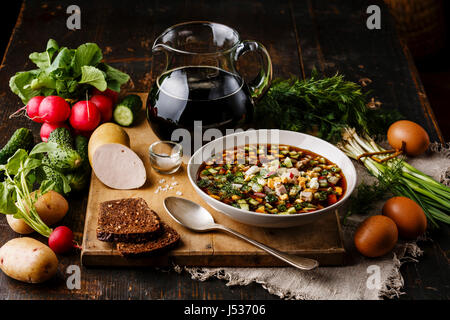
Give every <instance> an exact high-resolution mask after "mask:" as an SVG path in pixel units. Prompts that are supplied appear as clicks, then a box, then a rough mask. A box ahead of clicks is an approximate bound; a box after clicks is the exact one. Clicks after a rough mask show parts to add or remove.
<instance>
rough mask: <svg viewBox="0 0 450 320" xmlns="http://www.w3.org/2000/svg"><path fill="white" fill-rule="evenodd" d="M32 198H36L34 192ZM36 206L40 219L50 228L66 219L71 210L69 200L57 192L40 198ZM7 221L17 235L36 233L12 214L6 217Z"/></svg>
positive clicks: (48, 193) (50, 192) (51, 192)
mask: <svg viewBox="0 0 450 320" xmlns="http://www.w3.org/2000/svg"><path fill="white" fill-rule="evenodd" d="M31 196H32V197H33V196H34V192H33V193H31ZM34 206H35V207H36V210H37V213H38V214H39V217H41V219H42V221H44V222H45V224H46V225H49V226H50V225H52V224H55V223H57V222H58V221H60V220H61V219H62V218H64V216H65V215H66V213H67V211H68V210H69V203H68V202H67V200H66V199H65V198H64V197H63V196H62V195H60V194H59V193H58V192H55V191H49V192H47V193H45V194H44V195H43V196H40V197H39V198H38V199H37V201H36V202H35V204H34ZM6 220H7V221H8V224H9V226H10V227H11V229H13V230H14V231H15V232H17V233H20V234H29V233H32V232H33V231H34V230H33V229H31V228H30V226H28V225H27V224H26V223H25V221H23V220H22V219H16V218H14V217H13V216H12V215H10V214H8V215H7V216H6Z"/></svg>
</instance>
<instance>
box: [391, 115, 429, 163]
mask: <svg viewBox="0 0 450 320" xmlns="http://www.w3.org/2000/svg"><path fill="white" fill-rule="evenodd" d="M387 138H388V141H389V144H390V145H391V147H392V148H394V149H401V148H402V143H403V142H405V152H406V154H407V155H410V156H418V155H420V154H422V153H424V152H425V151H426V150H427V149H428V146H429V145H430V137H429V136H428V133H427V132H426V131H425V129H424V128H422V127H421V126H419V125H418V124H417V123H415V122H412V121H408V120H400V121H397V122H394V123H393V124H392V125H391V126H390V127H389V130H388V132H387Z"/></svg>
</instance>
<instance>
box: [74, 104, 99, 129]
mask: <svg viewBox="0 0 450 320" xmlns="http://www.w3.org/2000/svg"><path fill="white" fill-rule="evenodd" d="M100 119H101V114H100V111H99V110H98V108H97V106H96V105H95V103H93V102H89V101H86V100H83V101H78V102H77V103H75V104H74V105H73V107H72V112H71V114H70V119H69V121H70V124H71V125H72V127H73V128H74V129H76V130H80V131H91V130H94V129H95V128H96V127H97V126H98V124H99V123H100Z"/></svg>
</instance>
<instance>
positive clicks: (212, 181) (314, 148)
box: [187, 130, 357, 228]
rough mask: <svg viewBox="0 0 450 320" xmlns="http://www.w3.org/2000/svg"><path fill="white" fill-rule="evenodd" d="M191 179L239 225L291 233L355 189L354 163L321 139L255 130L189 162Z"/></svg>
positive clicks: (228, 138) (224, 139) (211, 144)
mask: <svg viewBox="0 0 450 320" xmlns="http://www.w3.org/2000/svg"><path fill="white" fill-rule="evenodd" d="M187 171H188V177H189V180H190V182H191V184H192V186H193V187H194V189H195V190H196V191H197V193H198V194H199V195H200V196H201V197H202V199H203V200H205V201H206V203H208V205H210V206H211V207H212V208H214V209H216V210H217V211H219V212H221V213H223V214H225V215H227V216H229V217H230V218H232V219H233V220H236V221H239V222H241V223H244V224H247V225H252V226H258V227H268V228H287V227H294V226H299V225H303V224H307V223H311V222H313V221H315V220H317V219H320V218H321V217H323V216H324V215H325V214H326V213H328V212H330V211H334V210H336V209H338V208H339V207H340V206H342V205H343V204H344V203H345V201H346V200H347V199H348V198H349V197H350V195H351V193H352V192H353V190H354V188H355V185H356V178H357V176H356V170H355V167H354V165H353V163H352V161H351V160H350V159H349V158H348V157H347V156H346V155H345V154H344V153H343V152H342V151H340V150H339V149H338V148H337V147H335V146H334V145H332V144H330V143H328V142H326V141H324V140H322V139H319V138H317V137H314V136H311V135H308V134H304V133H299V132H292V131H285V130H251V131H245V132H239V133H235V134H231V135H227V136H225V137H222V138H219V139H216V140H213V141H211V142H209V143H208V144H206V145H204V146H203V147H201V148H200V149H198V150H197V151H196V152H195V153H194V155H193V156H192V157H191V158H190V160H189V163H188V166H187Z"/></svg>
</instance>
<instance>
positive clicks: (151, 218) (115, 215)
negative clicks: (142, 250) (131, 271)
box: [97, 198, 161, 242]
mask: <svg viewBox="0 0 450 320" xmlns="http://www.w3.org/2000/svg"><path fill="white" fill-rule="evenodd" d="M160 225H161V222H160V219H159V217H158V215H157V214H156V213H155V212H154V211H153V210H151V209H150V208H149V206H148V205H147V202H145V200H144V199H142V198H127V199H119V200H112V201H106V202H102V203H101V204H100V212H99V216H98V224H97V239H99V240H101V241H108V242H114V241H125V242H144V241H147V240H150V239H153V238H155V237H157V236H159V235H160V233H161V227H160Z"/></svg>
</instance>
